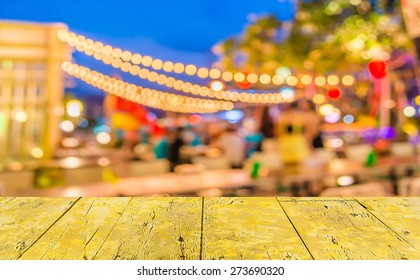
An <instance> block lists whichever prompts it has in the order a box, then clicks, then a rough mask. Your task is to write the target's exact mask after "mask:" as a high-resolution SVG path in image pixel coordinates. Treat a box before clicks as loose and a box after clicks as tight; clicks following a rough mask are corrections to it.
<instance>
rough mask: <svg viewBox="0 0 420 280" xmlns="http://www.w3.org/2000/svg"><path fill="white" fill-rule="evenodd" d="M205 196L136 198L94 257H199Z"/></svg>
mask: <svg viewBox="0 0 420 280" xmlns="http://www.w3.org/2000/svg"><path fill="white" fill-rule="evenodd" d="M201 206H202V199H201V198H154V199H147V198H133V199H132V200H131V201H130V203H129V204H128V206H127V208H126V209H125V211H124V213H123V214H122V216H121V218H120V219H119V220H118V222H117V223H116V225H115V227H114V229H113V230H112V232H111V233H110V235H109V236H108V237H107V239H106V240H105V242H104V244H103V246H102V247H101V249H100V250H99V252H98V254H97V255H96V256H94V259H99V260H113V259H125V260H188V259H191V260H197V259H199V258H200V236H201V220H202V208H201Z"/></svg>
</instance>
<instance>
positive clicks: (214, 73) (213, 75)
mask: <svg viewBox="0 0 420 280" xmlns="http://www.w3.org/2000/svg"><path fill="white" fill-rule="evenodd" d="M209 76H210V78H212V79H213V80H216V79H219V78H220V76H222V73H221V72H220V70H219V69H211V70H210V73H209Z"/></svg>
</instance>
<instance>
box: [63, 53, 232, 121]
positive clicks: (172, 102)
mask: <svg viewBox="0 0 420 280" xmlns="http://www.w3.org/2000/svg"><path fill="white" fill-rule="evenodd" d="M62 69H63V70H64V71H65V72H66V73H68V74H69V75H71V76H73V77H76V78H78V79H80V80H82V81H84V82H86V83H88V84H90V85H92V86H94V87H96V88H98V89H101V90H103V91H105V92H107V93H110V94H113V95H116V96H119V97H121V98H124V99H127V100H129V101H132V102H135V103H138V104H141V105H144V106H147V107H152V108H156V109H161V110H166V111H173V112H181V113H215V112H218V111H223V110H232V109H233V108H234V105H233V103H232V102H229V101H219V100H209V99H200V98H193V97H186V96H181V95H177V94H171V93H167V92H162V91H158V90H153V89H149V88H144V87H140V86H137V85H134V84H130V83H127V82H124V81H122V80H120V79H116V78H112V77H109V76H107V75H104V74H102V73H99V72H97V71H92V70H90V69H89V68H86V67H83V66H80V65H77V64H74V63H71V62H69V61H66V62H64V63H63V64H62Z"/></svg>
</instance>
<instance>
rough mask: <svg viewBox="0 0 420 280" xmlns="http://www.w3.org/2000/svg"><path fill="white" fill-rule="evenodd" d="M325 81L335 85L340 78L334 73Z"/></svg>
mask: <svg viewBox="0 0 420 280" xmlns="http://www.w3.org/2000/svg"><path fill="white" fill-rule="evenodd" d="M327 82H328V84H329V85H330V86H336V85H338V83H339V82H340V78H338V76H336V75H330V76H328V78H327Z"/></svg>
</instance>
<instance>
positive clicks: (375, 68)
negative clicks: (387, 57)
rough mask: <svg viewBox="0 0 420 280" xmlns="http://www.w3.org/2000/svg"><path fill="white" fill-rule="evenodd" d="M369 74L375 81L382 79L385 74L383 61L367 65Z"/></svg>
mask: <svg viewBox="0 0 420 280" xmlns="http://www.w3.org/2000/svg"><path fill="white" fill-rule="evenodd" d="M369 72H370V74H371V75H372V76H373V77H374V78H376V79H382V78H384V77H385V76H386V74H387V69H386V63H385V62H383V61H371V62H370V63H369Z"/></svg>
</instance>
